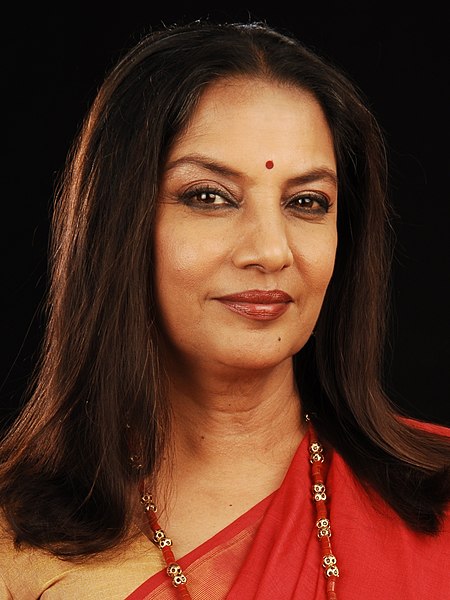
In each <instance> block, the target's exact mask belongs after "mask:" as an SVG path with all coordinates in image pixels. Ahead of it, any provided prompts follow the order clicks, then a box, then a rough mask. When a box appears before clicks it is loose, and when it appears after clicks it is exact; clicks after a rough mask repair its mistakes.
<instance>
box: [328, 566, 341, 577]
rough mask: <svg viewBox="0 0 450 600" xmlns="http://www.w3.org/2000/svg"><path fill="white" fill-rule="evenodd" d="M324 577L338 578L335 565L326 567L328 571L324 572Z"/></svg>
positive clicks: (337, 570)
mask: <svg viewBox="0 0 450 600" xmlns="http://www.w3.org/2000/svg"><path fill="white" fill-rule="evenodd" d="M325 575H326V576H327V577H331V576H332V575H334V576H335V577H339V569H338V568H337V567H336V565H334V566H332V567H328V569H327V570H326V572H325Z"/></svg>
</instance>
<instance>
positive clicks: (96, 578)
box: [0, 517, 163, 600]
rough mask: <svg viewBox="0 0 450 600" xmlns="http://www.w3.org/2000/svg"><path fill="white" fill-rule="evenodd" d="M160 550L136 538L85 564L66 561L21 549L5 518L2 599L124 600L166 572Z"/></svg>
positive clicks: (0, 548) (1, 523)
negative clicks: (141, 586) (152, 576)
mask: <svg viewBox="0 0 450 600" xmlns="http://www.w3.org/2000/svg"><path fill="white" fill-rule="evenodd" d="M160 554H161V553H160V552H158V551H157V549H156V547H155V546H154V545H153V544H152V543H151V542H150V541H148V540H147V539H146V538H144V536H137V537H136V538H133V540H132V541H131V542H130V543H129V544H127V545H125V546H124V547H123V548H122V549H120V550H117V551H115V552H105V553H102V554H101V555H96V556H93V557H90V558H88V559H84V560H82V561H72V560H63V559H61V558H58V557H57V556H55V555H53V554H51V553H49V552H46V551H43V550H40V549H36V548H30V547H23V548H20V549H19V548H16V547H15V545H14V540H13V537H12V535H11V533H10V531H9V529H8V527H7V525H6V523H5V520H4V518H3V517H0V600H35V599H36V598H40V597H41V596H43V595H44V594H45V598H48V599H49V600H60V599H61V598H64V600H75V599H77V600H78V599H79V598H80V597H82V598H83V599H84V600H94V599H95V600H97V599H98V598H99V597H108V598H109V599H110V600H121V599H123V598H125V597H127V596H128V595H129V594H131V592H133V591H134V590H135V589H136V588H137V587H139V586H140V585H141V584H142V583H143V582H144V581H145V580H146V579H148V578H149V577H150V576H151V575H153V574H154V573H156V572H158V571H159V570H161V568H163V564H162V562H161V559H160Z"/></svg>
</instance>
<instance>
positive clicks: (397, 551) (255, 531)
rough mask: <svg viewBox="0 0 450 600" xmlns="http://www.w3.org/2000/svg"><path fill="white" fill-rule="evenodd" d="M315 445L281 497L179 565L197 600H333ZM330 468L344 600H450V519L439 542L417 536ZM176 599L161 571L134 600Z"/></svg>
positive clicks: (333, 458)
mask: <svg viewBox="0 0 450 600" xmlns="http://www.w3.org/2000/svg"><path fill="white" fill-rule="evenodd" d="M433 427H434V428H435V429H437V427H436V426H433ZM440 429H441V431H443V432H445V433H446V434H447V435H450V430H448V429H445V428H440ZM308 445H309V436H308V435H306V436H305V437H304V439H303V440H302V442H301V444H300V446H299V448H298V450H297V452H296V454H295V456H294V458H293V460H292V463H291V466H290V468H289V470H288V472H287V474H286V476H285V479H284V481H283V483H282V485H281V486H280V488H279V489H278V490H277V491H275V492H274V493H273V494H271V495H270V496H268V497H267V498H265V499H264V500H263V501H262V502H260V503H259V504H257V505H256V506H254V507H253V508H252V509H250V510H249V511H248V512H247V513H245V514H244V515H242V516H241V517H240V518H238V519H237V520H236V521H234V522H233V523H232V524H231V525H229V526H228V527H226V528H225V529H223V530H222V531H221V532H219V533H218V534H217V535H215V536H214V537H213V538H211V539H210V540H208V541H207V542H205V543H204V544H202V545H201V546H199V547H198V548H196V549H195V550H193V551H192V552H190V553H189V554H187V555H186V556H184V557H183V558H181V559H180V560H179V561H178V562H179V564H180V566H181V567H182V569H183V571H184V573H185V574H186V576H187V578H188V587H189V591H190V594H191V596H192V598H193V600H219V599H226V600H250V599H256V600H278V599H280V600H290V599H299V600H324V599H325V598H326V595H325V587H326V581H325V576H324V573H323V568H322V566H321V563H322V556H321V551H320V544H319V542H318V539H317V528H316V524H315V522H316V516H315V507H314V502H313V500H312V497H311V479H310V464H309V451H308ZM326 465H327V467H328V473H327V479H326V488H327V497H328V500H327V504H328V509H329V516H330V522H331V529H332V544H333V551H334V554H335V555H336V558H337V564H338V566H339V570H340V577H339V579H338V582H337V587H336V592H337V596H338V598H339V599H342V600H362V599H364V600H380V598H383V599H384V598H386V599H388V600H402V599H408V600H431V599H436V598H439V599H440V600H441V599H442V600H443V599H444V598H450V570H449V564H450V519H449V518H447V520H446V522H445V525H444V529H443V531H442V532H441V533H440V534H439V535H438V536H433V537H431V536H425V535H421V534H417V533H413V532H412V531H410V530H409V529H408V528H406V526H405V525H404V524H403V522H402V521H401V520H400V519H399V517H398V516H397V515H396V514H395V513H394V512H393V511H392V510H391V509H390V508H389V507H388V506H387V505H386V504H385V503H384V502H383V501H382V500H381V499H380V498H379V497H378V496H375V494H370V495H369V494H367V493H365V492H364V491H363V490H362V488H361V487H360V485H359V484H358V482H357V481H356V480H355V479H354V477H353V475H352V473H351V472H350V470H349V469H348V467H347V465H346V464H345V463H344V461H343V460H342V458H341V457H340V456H339V454H337V453H336V452H334V453H328V454H327V455H326ZM448 516H450V515H448ZM174 598H176V595H175V590H174V588H173V586H172V584H171V582H170V580H169V578H168V576H167V575H166V573H165V571H160V572H159V573H157V574H155V575H154V576H152V577H151V578H150V579H148V580H147V581H146V582H145V583H143V584H142V585H141V586H140V587H139V588H138V589H136V590H135V591H134V592H133V593H132V594H131V595H130V596H129V597H128V598H127V600H150V599H152V600H153V599H156V600H174Z"/></svg>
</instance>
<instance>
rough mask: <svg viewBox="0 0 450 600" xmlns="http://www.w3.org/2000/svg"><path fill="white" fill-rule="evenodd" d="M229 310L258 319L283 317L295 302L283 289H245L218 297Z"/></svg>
mask: <svg viewBox="0 0 450 600" xmlns="http://www.w3.org/2000/svg"><path fill="white" fill-rule="evenodd" d="M216 300H218V301H219V302H221V303H222V304H224V306H226V307H227V308H228V309H229V310H231V311H233V312H235V313H238V314H240V315H242V316H243V317H246V318H248V319H253V320H256V321H271V320H273V319H278V317H281V315H283V314H284V313H285V312H286V311H287V310H288V308H289V304H290V303H291V302H293V300H292V297H291V296H290V295H289V294H287V293H286V292H284V291H282V290H245V291H242V292H236V293H233V294H227V295H225V296H220V297H218V298H216Z"/></svg>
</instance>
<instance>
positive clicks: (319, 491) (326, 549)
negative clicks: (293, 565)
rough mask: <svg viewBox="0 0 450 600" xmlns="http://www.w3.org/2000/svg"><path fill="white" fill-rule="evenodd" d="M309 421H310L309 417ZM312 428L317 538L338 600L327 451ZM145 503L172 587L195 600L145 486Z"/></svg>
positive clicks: (332, 596)
mask: <svg viewBox="0 0 450 600" xmlns="http://www.w3.org/2000/svg"><path fill="white" fill-rule="evenodd" d="M306 419H307V420H308V421H309V417H308V416H307V417H306ZM309 426H310V432H311V438H310V441H311V443H310V446H309V452H310V459H309V461H310V463H311V476H312V481H313V485H312V494H313V498H314V502H315V506H316V515H317V521H316V527H317V529H318V531H317V537H318V539H319V542H320V546H321V549H322V557H323V561H322V567H323V568H324V574H325V576H326V578H327V586H326V594H327V600H338V597H337V595H336V580H337V578H338V577H339V569H338V567H337V564H336V557H335V556H334V554H333V552H332V549H331V540H330V537H331V525H330V521H329V518H328V511H327V506H326V503H325V501H326V499H327V495H326V490H325V483H324V476H323V472H322V465H323V462H324V456H323V448H322V446H321V444H320V443H319V442H318V441H317V440H318V438H317V435H316V433H315V430H314V428H313V426H312V424H311V423H310V424H309ZM141 502H142V504H143V505H144V510H145V512H146V513H147V516H148V519H149V523H150V527H151V529H152V531H153V538H152V541H153V543H154V544H155V545H156V546H158V548H160V550H161V552H162V554H163V557H164V560H165V562H166V565H167V568H166V572H167V575H168V576H169V577H170V578H171V580H172V585H173V586H174V588H175V592H176V594H177V597H178V598H179V600H191V595H190V594H189V591H188V589H187V587H186V583H187V578H186V575H184V573H183V571H182V569H181V567H180V565H179V564H178V563H177V562H176V560H175V556H174V554H173V552H172V540H171V539H170V538H168V537H166V534H165V533H164V530H163V529H161V527H160V525H159V523H158V519H157V517H156V505H155V503H154V502H153V498H152V495H151V494H149V493H148V492H145V491H144V487H143V484H142V487H141Z"/></svg>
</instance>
